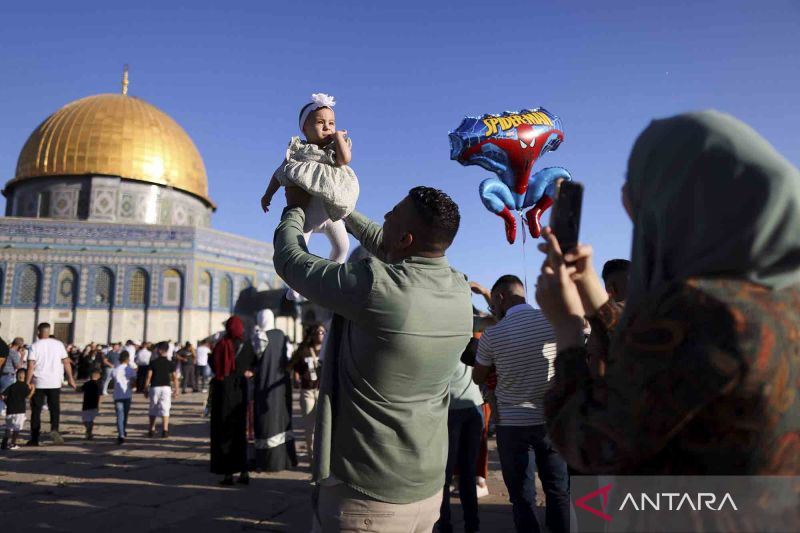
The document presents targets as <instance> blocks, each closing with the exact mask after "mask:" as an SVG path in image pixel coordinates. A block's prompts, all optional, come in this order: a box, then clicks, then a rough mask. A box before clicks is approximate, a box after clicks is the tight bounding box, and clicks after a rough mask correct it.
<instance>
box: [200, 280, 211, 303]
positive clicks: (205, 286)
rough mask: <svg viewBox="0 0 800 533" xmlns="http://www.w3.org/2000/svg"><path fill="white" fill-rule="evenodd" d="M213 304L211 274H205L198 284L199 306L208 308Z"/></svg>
mask: <svg viewBox="0 0 800 533" xmlns="http://www.w3.org/2000/svg"><path fill="white" fill-rule="evenodd" d="M210 303H211V274H209V273H208V272H203V273H202V274H200V279H199V280H198V282H197V305H199V306H200V307H203V308H208V306H209V304H210Z"/></svg>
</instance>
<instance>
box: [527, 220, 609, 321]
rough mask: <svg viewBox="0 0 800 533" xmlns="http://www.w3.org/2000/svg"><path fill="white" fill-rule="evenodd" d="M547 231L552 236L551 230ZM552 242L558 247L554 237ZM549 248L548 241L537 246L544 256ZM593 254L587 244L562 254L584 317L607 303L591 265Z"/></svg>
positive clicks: (598, 278)
mask: <svg viewBox="0 0 800 533" xmlns="http://www.w3.org/2000/svg"><path fill="white" fill-rule="evenodd" d="M548 231H549V233H550V234H552V230H548ZM553 241H554V242H555V243H556V245H558V240H557V239H556V238H555V236H553ZM550 248H551V245H550V239H547V242H545V243H542V244H540V245H539V250H540V251H542V252H544V253H545V254H547V253H549V250H550ZM559 253H560V248H559ZM593 253H594V251H593V250H592V247H591V246H589V245H588V244H579V245H578V246H576V247H575V248H573V249H572V250H570V251H569V252H567V253H565V254H563V261H564V262H565V264H566V267H567V272H568V274H569V277H570V279H571V280H572V281H573V282H575V286H576V287H577V289H578V294H579V295H580V298H581V304H582V305H583V309H584V312H585V314H586V316H593V315H594V314H595V313H597V310H598V309H600V307H602V306H603V304H605V303H606V302H607V301H608V293H607V292H606V289H605V287H604V285H603V283H602V281H600V276H598V275H597V271H596V270H595V269H594V265H593V263H592V254H593Z"/></svg>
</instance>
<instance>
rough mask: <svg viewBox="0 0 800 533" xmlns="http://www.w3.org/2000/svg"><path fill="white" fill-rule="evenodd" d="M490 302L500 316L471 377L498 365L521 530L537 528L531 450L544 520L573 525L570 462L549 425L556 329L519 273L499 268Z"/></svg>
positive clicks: (507, 461)
mask: <svg viewBox="0 0 800 533" xmlns="http://www.w3.org/2000/svg"><path fill="white" fill-rule="evenodd" d="M491 299H492V310H493V312H494V313H495V314H496V315H497V316H498V317H499V318H500V319H501V320H500V322H499V323H498V324H497V325H495V326H492V327H489V328H486V330H485V331H484V332H483V335H481V339H480V341H479V343H478V353H477V357H476V359H475V368H474V369H473V379H474V380H475V382H476V383H478V384H482V383H484V382H485V381H486V378H487V377H488V376H489V373H490V371H491V369H492V367H493V366H494V367H495V369H496V371H497V388H496V389H495V394H496V396H497V408H498V411H499V412H498V417H499V420H498V422H497V451H498V453H499V455H500V468H501V469H502V471H503V481H504V482H505V484H506V487H507V488H508V496H509V499H510V500H511V504H512V509H513V513H514V525H515V526H516V529H517V531H520V532H523V531H524V532H528V531H535V532H536V531H540V527H539V524H538V522H537V521H536V517H535V515H534V510H535V508H536V494H535V490H536V489H535V485H534V478H533V468H532V465H530V464H529V463H530V452H531V451H533V453H534V460H535V462H536V471H537V472H538V474H539V479H540V480H541V481H542V488H543V489H544V493H545V496H546V513H545V517H546V525H547V528H548V529H549V530H550V531H552V532H553V533H566V532H567V531H569V476H568V474H567V464H566V463H565V462H564V459H562V458H561V456H560V455H559V454H558V452H557V451H556V449H555V447H553V444H552V442H551V441H550V437H549V436H548V434H547V431H546V429H545V425H544V424H545V419H544V408H543V407H544V406H543V401H544V396H545V394H546V393H547V389H548V388H549V386H550V376H551V375H552V366H553V360H554V359H555V356H556V345H555V333H554V332H553V329H552V328H551V327H550V324H549V323H548V322H547V319H546V318H545V317H544V315H543V314H542V312H541V311H539V310H537V309H534V308H533V307H531V306H530V305H528V304H527V303H526V301H525V287H524V285H523V284H522V281H520V279H519V278H518V277H516V276H513V275H506V276H502V277H501V278H500V279H498V280H497V282H496V283H495V284H494V286H493V287H492V290H491Z"/></svg>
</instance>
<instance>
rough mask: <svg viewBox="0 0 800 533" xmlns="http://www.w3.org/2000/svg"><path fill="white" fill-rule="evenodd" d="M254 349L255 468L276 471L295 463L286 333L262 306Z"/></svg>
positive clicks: (257, 321)
mask: <svg viewBox="0 0 800 533" xmlns="http://www.w3.org/2000/svg"><path fill="white" fill-rule="evenodd" d="M253 349H254V350H255V379H254V380H253V384H254V386H255V391H254V394H253V398H254V404H255V409H254V411H255V413H254V415H255V437H256V444H255V448H256V468H257V469H258V470H264V471H267V472H279V471H281V470H287V469H288V468H290V467H293V466H297V452H296V450H295V443H294V435H293V434H292V382H291V380H290V378H289V346H288V342H287V340H286V335H285V334H284V333H283V332H282V331H281V330H279V329H275V315H274V314H273V313H272V311H270V310H269V309H263V310H261V311H259V312H258V315H257V316H256V327H255V331H254V333H253Z"/></svg>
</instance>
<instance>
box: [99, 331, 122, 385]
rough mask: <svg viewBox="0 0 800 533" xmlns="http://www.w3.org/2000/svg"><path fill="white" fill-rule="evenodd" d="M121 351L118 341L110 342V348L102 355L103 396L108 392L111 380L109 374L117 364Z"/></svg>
mask: <svg viewBox="0 0 800 533" xmlns="http://www.w3.org/2000/svg"><path fill="white" fill-rule="evenodd" d="M121 351H122V346H121V345H120V343H118V342H115V343H112V344H111V349H110V350H109V351H108V352H106V353H105V354H104V355H103V396H105V395H106V394H108V386H109V385H110V384H111V382H112V378H111V374H112V373H113V372H114V368H116V366H117V365H118V364H119V356H120V352H121Z"/></svg>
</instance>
